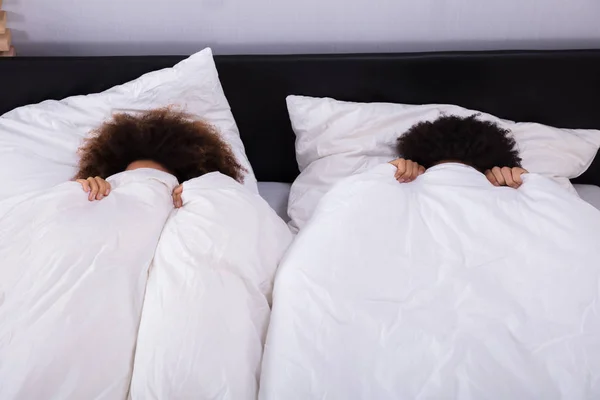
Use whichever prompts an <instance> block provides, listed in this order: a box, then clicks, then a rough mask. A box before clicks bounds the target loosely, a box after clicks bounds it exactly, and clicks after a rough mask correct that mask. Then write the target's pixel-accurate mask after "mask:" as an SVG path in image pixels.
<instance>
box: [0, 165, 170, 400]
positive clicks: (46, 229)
mask: <svg viewBox="0 0 600 400" xmlns="http://www.w3.org/2000/svg"><path fill="white" fill-rule="evenodd" d="M109 182H110V183H111V184H112V186H113V191H112V193H111V194H110V196H108V197H107V198H105V199H103V200H102V201H99V202H89V201H88V200H87V195H86V194H85V193H83V192H82V189H81V185H79V184H78V183H74V182H69V183H65V184H62V185H59V186H56V187H55V188H53V189H49V190H47V191H43V192H38V193H30V194H27V195H23V196H20V197H18V198H11V199H9V200H4V201H2V202H0V399H7V400H8V399H11V400H13V399H19V400H21V399H22V400H32V399H61V400H63V399H74V400H75V399H110V400H113V399H123V398H125V397H126V395H127V392H128V390H129V382H130V378H131V368H132V365H133V356H134V348H135V342H136V336H137V332H138V325H139V320H140V315H141V311H142V303H143V298H144V290H145V287H146V279H147V271H148V267H149V266H150V263H151V261H152V257H153V255H154V250H155V247H156V244H157V242H158V240H159V237H160V233H161V230H162V228H163V225H164V223H165V221H166V219H167V217H168V215H169V213H170V212H171V210H172V209H173V206H172V199H171V191H172V189H173V187H174V186H175V185H176V184H177V181H176V179H175V178H174V177H173V176H171V175H168V174H166V173H163V172H160V171H155V170H147V169H144V170H136V171H132V172H127V173H122V174H118V175H115V176H113V177H112V178H110V179H109Z"/></svg>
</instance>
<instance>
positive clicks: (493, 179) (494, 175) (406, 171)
mask: <svg viewBox="0 0 600 400" xmlns="http://www.w3.org/2000/svg"><path fill="white" fill-rule="evenodd" d="M390 164H392V165H393V166H395V167H396V173H395V174H394V178H396V180H397V181H398V182H400V183H408V182H412V181H414V180H415V179H417V177H419V176H420V175H422V174H424V173H425V167H423V166H422V165H419V164H417V163H416V162H414V161H411V160H406V159H404V158H397V159H395V160H394V161H390ZM527 173H528V171H527V170H526V169H524V168H520V167H514V168H509V167H494V168H492V169H488V170H487V171H485V177H486V178H487V179H488V181H490V183H491V184H492V185H494V186H508V187H511V188H513V189H518V188H519V187H520V186H521V185H522V184H523V179H522V177H521V176H522V175H523V174H527ZM173 199H174V200H175V192H173ZM176 207H177V206H176Z"/></svg>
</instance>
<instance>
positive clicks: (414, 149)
mask: <svg viewBox="0 0 600 400" xmlns="http://www.w3.org/2000/svg"><path fill="white" fill-rule="evenodd" d="M397 150H398V153H399V154H401V155H402V158H399V159H396V160H394V161H392V162H391V163H392V164H393V165H395V166H396V167H397V171H396V179H397V180H398V181H399V182H410V181H412V180H414V179H415V178H416V177H417V176H419V175H421V174H422V173H424V172H425V170H426V169H428V168H431V167H433V166H435V165H438V164H442V163H448V162H454V163H461V164H465V165H468V166H470V167H473V168H475V169H476V170H477V171H479V172H481V173H482V174H485V176H486V177H487V178H488V180H489V181H490V182H491V183H492V184H494V185H495V186H510V187H513V188H517V187H519V186H520V185H521V184H522V183H523V181H522V179H521V175H523V174H524V173H527V171H526V170H525V169H523V168H522V167H521V157H520V156H519V151H518V150H517V148H516V142H515V140H514V139H513V138H512V137H511V135H510V131H508V130H506V129H502V128H501V127H500V126H498V125H497V124H495V123H493V122H489V121H481V120H479V119H477V115H472V116H470V117H466V118H465V117H458V116H454V115H448V116H442V117H440V118H438V119H436V120H435V121H424V122H420V123H418V124H416V125H414V126H412V127H411V128H410V129H409V130H408V131H407V132H406V133H404V134H403V135H401V136H400V137H399V138H398V143H397Z"/></svg>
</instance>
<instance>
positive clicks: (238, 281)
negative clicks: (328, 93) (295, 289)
mask: <svg viewBox="0 0 600 400" xmlns="http://www.w3.org/2000/svg"><path fill="white" fill-rule="evenodd" d="M183 193H184V195H183V200H184V207H183V208H182V209H180V210H178V211H177V212H176V214H175V215H174V216H173V217H172V218H170V219H169V221H168V222H167V224H166V226H165V229H164V231H163V234H162V236H161V239H160V243H159V245H158V249H157V251H156V257H155V260H154V263H153V267H152V269H151V273H150V278H149V281H148V289H147V292H146V300H145V303H144V311H143V314H142V322H141V327H140V334H139V339H138V345H137V351H136V357H135V367H134V374H133V381H132V385H131V397H132V398H133V399H140V400H148V399H164V400H170V399H231V400H243V399H256V396H257V393H258V380H259V374H260V364H261V361H262V353H263V344H264V341H265V336H266V332H267V326H268V323H269V316H270V313H271V310H270V302H271V292H272V287H273V279H274V276H275V269H276V268H277V265H278V263H279V261H280V259H281V257H282V256H283V254H284V252H285V250H286V249H287V247H288V245H289V244H290V242H291V240H292V234H291V232H290V230H289V229H288V227H287V225H286V224H285V223H284V222H283V220H282V219H281V218H279V217H278V216H277V214H275V212H274V211H273V210H272V209H271V208H270V207H269V205H268V204H267V203H266V202H265V201H264V200H263V199H262V198H261V197H260V196H258V195H256V194H254V193H250V192H249V191H248V190H247V189H245V188H244V187H242V186H241V185H240V184H238V183H237V182H235V181H234V180H233V179H231V178H229V177H226V176H224V175H221V174H208V175H205V176H204V177H202V178H199V179H195V180H193V181H191V182H187V183H186V184H185V185H184V192H183Z"/></svg>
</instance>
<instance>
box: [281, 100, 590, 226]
mask: <svg viewBox="0 0 600 400" xmlns="http://www.w3.org/2000/svg"><path fill="white" fill-rule="evenodd" d="M287 106H288V111H289V115H290V120H291V122H292V127H293V129H294V132H295V133H296V158H297V160H298V166H299V168H300V176H299V177H298V178H297V179H296V181H295V182H294V184H293V185H292V190H291V193H290V199H289V205H288V214H289V216H290V218H291V222H290V227H291V228H292V229H293V230H295V231H297V230H299V229H301V228H302V226H303V225H304V224H305V223H306V222H307V221H308V220H309V219H310V217H311V215H312V213H313V211H314V209H315V207H316V206H317V203H318V202H319V200H320V199H321V197H322V196H323V195H324V194H325V193H326V192H327V191H328V190H329V189H330V188H331V187H332V186H333V185H334V184H335V183H337V182H338V181H339V180H341V179H343V178H345V177H347V176H350V175H352V174H355V173H359V172H362V171H365V170H366V169H368V168H371V167H373V166H375V165H377V164H381V163H385V162H389V161H391V160H393V159H395V158H397V157H398V156H399V155H398V154H397V153H396V141H397V138H398V137H399V136H400V135H401V134H402V133H404V132H406V131H407V130H408V129H409V128H411V127H412V126H413V125H414V124H416V123H418V122H421V121H433V120H435V119H437V118H438V117H440V116H441V115H458V116H462V117H467V116H470V115H473V114H475V113H477V114H479V118H480V119H482V120H488V121H493V122H495V123H497V124H499V125H500V126H501V127H502V128H504V129H509V130H510V131H511V132H512V135H514V138H515V140H516V142H517V146H518V148H519V151H520V154H521V157H522V159H523V167H524V168H525V169H527V170H528V171H530V172H535V173H538V174H541V175H544V176H546V177H548V178H551V179H553V180H554V181H556V182H557V183H558V184H560V185H561V186H563V187H564V188H566V189H567V190H569V191H571V192H573V193H576V191H575V189H574V188H573V186H572V185H571V183H570V182H569V179H572V178H575V177H577V176H579V175H581V174H582V173H584V172H585V170H586V169H587V168H588V167H589V166H590V164H591V163H592V161H593V160H594V156H595V155H596V153H597V151H598V148H599V147H600V131H597V130H584V129H558V128H553V127H550V126H546V125H541V124H535V123H516V122H513V121H508V120H503V119H500V118H497V117H495V116H493V115H489V114H485V113H479V112H477V111H472V110H468V109H465V108H462V107H458V106H453V105H404V104H387V103H350V102H343V101H337V100H334V99H329V98H312V97H304V96H289V97H288V98H287Z"/></svg>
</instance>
